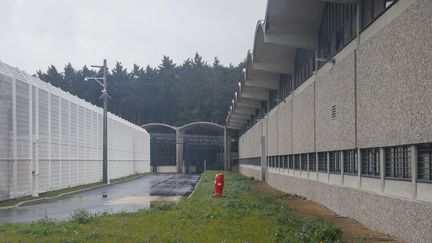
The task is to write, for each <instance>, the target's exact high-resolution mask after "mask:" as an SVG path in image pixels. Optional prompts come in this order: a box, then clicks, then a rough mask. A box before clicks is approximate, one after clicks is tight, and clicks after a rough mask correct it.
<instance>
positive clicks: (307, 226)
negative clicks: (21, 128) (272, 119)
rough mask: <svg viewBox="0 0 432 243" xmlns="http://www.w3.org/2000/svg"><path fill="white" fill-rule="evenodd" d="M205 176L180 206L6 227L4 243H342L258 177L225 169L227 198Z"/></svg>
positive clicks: (0, 230)
mask: <svg viewBox="0 0 432 243" xmlns="http://www.w3.org/2000/svg"><path fill="white" fill-rule="evenodd" d="M215 173H216V172H213V171H210V172H206V173H204V174H203V176H202V178H201V182H200V184H199V185H198V186H197V188H196V190H195V192H194V194H193V195H192V197H190V198H186V199H184V200H183V201H181V202H180V203H178V204H170V203H164V202H159V203H154V204H153V205H152V207H151V209H150V210H140V211H139V212H136V213H120V214H115V215H103V216H97V217H95V215H91V214H90V213H88V212H87V211H82V210H81V211H77V212H75V213H74V215H73V216H72V219H71V220H70V221H67V222H53V221H49V220H41V221H39V222H36V223H32V224H6V225H0V242H29V241H31V242H338V241H339V240H340V238H341V235H342V232H341V230H340V229H339V228H337V227H335V226H334V225H332V224H329V223H326V222H323V221H319V220H317V219H312V218H301V217H298V216H297V215H295V213H294V212H293V211H292V210H291V209H289V208H286V207H285V206H282V205H281V204H279V203H278V202H277V197H273V196H266V195H263V194H261V193H259V192H258V191H257V189H256V187H255V185H256V183H259V182H256V181H253V180H250V179H249V178H247V177H243V176H240V175H238V174H234V173H229V172H225V189H224V195H225V197H223V198H213V197H212V193H213V192H214V184H213V183H214V175H215Z"/></svg>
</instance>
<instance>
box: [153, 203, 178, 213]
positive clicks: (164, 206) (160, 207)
mask: <svg viewBox="0 0 432 243" xmlns="http://www.w3.org/2000/svg"><path fill="white" fill-rule="evenodd" d="M173 206H174V203H167V202H152V203H151V204H150V209H151V210H153V211H166V210H169V209H171V208H173Z"/></svg>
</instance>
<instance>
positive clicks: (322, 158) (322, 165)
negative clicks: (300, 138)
mask: <svg viewBox="0 0 432 243" xmlns="http://www.w3.org/2000/svg"><path fill="white" fill-rule="evenodd" d="M318 170H319V171H320V172H327V153H326V152H321V153H318Z"/></svg>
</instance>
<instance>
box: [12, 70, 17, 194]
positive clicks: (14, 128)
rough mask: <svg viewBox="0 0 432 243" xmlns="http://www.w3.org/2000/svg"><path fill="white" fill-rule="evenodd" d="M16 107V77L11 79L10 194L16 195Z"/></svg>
mask: <svg viewBox="0 0 432 243" xmlns="http://www.w3.org/2000/svg"><path fill="white" fill-rule="evenodd" d="M17 163H18V160H17V107H16V79H15V78H13V79H12V195H11V198H14V197H16V196H17V182H18V181H17V179H18V178H17V176H18V171H17V169H18V165H17Z"/></svg>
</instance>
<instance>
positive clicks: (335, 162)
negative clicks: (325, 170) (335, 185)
mask: <svg viewBox="0 0 432 243" xmlns="http://www.w3.org/2000/svg"><path fill="white" fill-rule="evenodd" d="M329 159H330V161H329V162H330V163H329V164H330V168H329V169H330V172H334V173H337V172H340V171H341V156H340V152H339V151H332V152H329Z"/></svg>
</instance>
